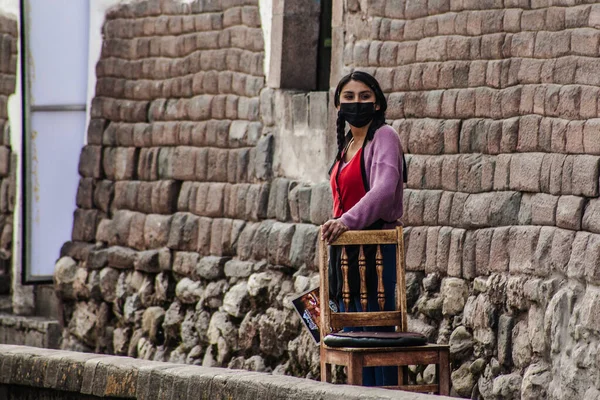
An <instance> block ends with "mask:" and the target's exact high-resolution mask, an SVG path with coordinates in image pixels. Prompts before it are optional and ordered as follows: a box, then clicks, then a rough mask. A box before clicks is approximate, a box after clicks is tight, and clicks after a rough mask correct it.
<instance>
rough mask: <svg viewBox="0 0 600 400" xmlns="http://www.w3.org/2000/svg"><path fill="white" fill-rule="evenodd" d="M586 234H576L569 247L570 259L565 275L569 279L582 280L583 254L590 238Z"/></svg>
mask: <svg viewBox="0 0 600 400" xmlns="http://www.w3.org/2000/svg"><path fill="white" fill-rule="evenodd" d="M590 235H591V234H590V233H588V232H577V233H576V235H575V240H573V242H572V243H573V245H572V247H571V257H570V259H569V263H568V264H567V265H566V271H565V272H566V275H567V276H568V277H569V278H573V279H578V280H584V279H585V269H586V259H585V252H586V248H587V245H588V241H589V238H590Z"/></svg>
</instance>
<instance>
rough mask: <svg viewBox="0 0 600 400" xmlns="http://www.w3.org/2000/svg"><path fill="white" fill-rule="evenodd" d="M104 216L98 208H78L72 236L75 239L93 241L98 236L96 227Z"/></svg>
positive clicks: (74, 217)
mask: <svg viewBox="0 0 600 400" xmlns="http://www.w3.org/2000/svg"><path fill="white" fill-rule="evenodd" d="M101 218H102V213H100V212H99V211H98V210H83V209H81V208H78V209H76V210H75V213H74V216H73V219H74V220H73V232H72V234H71V238H72V240H74V241H82V242H92V241H94V239H95V237H96V228H97V227H98V224H99V222H100V219H101Z"/></svg>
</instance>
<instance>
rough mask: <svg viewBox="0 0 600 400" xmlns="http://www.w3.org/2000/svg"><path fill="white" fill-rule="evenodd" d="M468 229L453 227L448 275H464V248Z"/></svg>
mask: <svg viewBox="0 0 600 400" xmlns="http://www.w3.org/2000/svg"><path fill="white" fill-rule="evenodd" d="M465 236H466V231H465V230H464V229H453V230H452V233H451V236H450V249H449V252H448V276H455V277H459V278H460V277H462V276H463V249H464V242H465Z"/></svg>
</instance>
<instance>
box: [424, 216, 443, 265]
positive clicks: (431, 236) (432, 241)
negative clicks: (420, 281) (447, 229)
mask: <svg viewBox="0 0 600 400" xmlns="http://www.w3.org/2000/svg"><path fill="white" fill-rule="evenodd" d="M440 229H441V228H440V227H439V226H436V227H432V228H428V229H427V242H426V243H425V273H426V274H432V273H436V272H438V265H437V261H438V260H437V244H438V236H439V233H440Z"/></svg>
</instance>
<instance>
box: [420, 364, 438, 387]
mask: <svg viewBox="0 0 600 400" xmlns="http://www.w3.org/2000/svg"><path fill="white" fill-rule="evenodd" d="M435 381H436V373H435V365H434V364H429V365H428V366H427V367H426V368H425V370H424V371H423V383H424V384H425V385H431V384H434V383H435Z"/></svg>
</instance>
